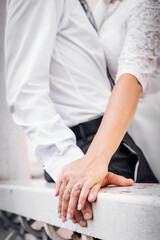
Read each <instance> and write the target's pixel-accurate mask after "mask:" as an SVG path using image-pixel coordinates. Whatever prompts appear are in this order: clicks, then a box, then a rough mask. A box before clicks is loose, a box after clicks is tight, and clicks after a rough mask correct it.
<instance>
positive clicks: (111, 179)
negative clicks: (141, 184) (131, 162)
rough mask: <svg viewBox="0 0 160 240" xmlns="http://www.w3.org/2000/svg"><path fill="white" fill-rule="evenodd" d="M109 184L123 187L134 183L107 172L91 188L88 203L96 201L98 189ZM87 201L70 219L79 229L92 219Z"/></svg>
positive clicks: (90, 207) (90, 208)
mask: <svg viewBox="0 0 160 240" xmlns="http://www.w3.org/2000/svg"><path fill="white" fill-rule="evenodd" d="M110 184H112V185H117V186H122V187H125V186H132V185H133V184H134V181H133V180H132V179H127V178H125V177H122V176H119V175H117V174H114V173H111V172H108V173H107V175H106V176H105V177H104V179H103V180H102V181H100V182H99V183H97V184H96V185H94V186H93V187H92V188H91V190H90V192H89V195H88V199H89V201H90V202H94V201H96V199H97V196H98V192H99V190H100V188H102V187H105V186H107V185H110ZM88 199H87V200H86V202H85V205H84V207H83V209H82V210H81V211H79V210H77V209H75V213H74V216H73V218H72V219H71V220H72V222H73V223H78V224H79V225H80V226H81V227H87V221H89V220H91V219H92V218H93V212H92V206H91V204H90V202H89V201H88Z"/></svg>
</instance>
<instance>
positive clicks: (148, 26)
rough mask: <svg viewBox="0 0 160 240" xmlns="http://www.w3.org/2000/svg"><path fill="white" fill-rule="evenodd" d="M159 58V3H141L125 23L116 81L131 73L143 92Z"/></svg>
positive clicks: (142, 1)
mask: <svg viewBox="0 0 160 240" xmlns="http://www.w3.org/2000/svg"><path fill="white" fill-rule="evenodd" d="M159 57H160V2H159V1H158V0H141V1H140V2H139V4H137V6H136V7H135V8H134V9H133V12H132V15H131V16H130V18H129V19H128V22H127V35H126V38H125V43H124V46H123V49H122V52H121V55H120V57H119V70H118V74H117V78H118V77H119V76H120V75H122V74H123V73H124V72H123V71H127V72H128V70H130V71H131V74H133V73H134V74H136V77H137V78H138V80H139V81H140V82H141V84H142V86H143V90H145V89H146V86H147V81H149V79H150V74H153V73H154V72H155V71H156V68H157V59H158V58H159Z"/></svg>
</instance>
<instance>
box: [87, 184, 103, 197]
mask: <svg viewBox="0 0 160 240" xmlns="http://www.w3.org/2000/svg"><path fill="white" fill-rule="evenodd" d="M100 188H101V182H100V183H97V184H95V185H94V186H93V187H92V188H91V190H90V192H89V195H88V201H89V202H95V201H96V199H97V196H98V192H99V190H100Z"/></svg>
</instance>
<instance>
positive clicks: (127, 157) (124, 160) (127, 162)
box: [45, 134, 138, 182]
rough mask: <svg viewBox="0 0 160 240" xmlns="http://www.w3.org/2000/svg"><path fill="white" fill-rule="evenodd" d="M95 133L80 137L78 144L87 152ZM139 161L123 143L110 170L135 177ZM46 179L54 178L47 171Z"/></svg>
mask: <svg viewBox="0 0 160 240" xmlns="http://www.w3.org/2000/svg"><path fill="white" fill-rule="evenodd" d="M94 136H95V134H92V135H90V136H87V137H85V138H84V139H83V138H82V139H79V140H78V141H77V145H78V146H79V147H80V149H81V150H82V151H83V153H84V154H85V153H86V152H87V150H88V148H89V146H90V144H91V142H92V140H93V138H94ZM137 161H138V158H137V155H136V154H134V153H132V152H131V151H130V150H129V149H128V148H127V147H126V146H125V145H124V144H123V143H121V144H120V146H119V148H118V149H117V151H116V152H115V154H114V155H113V157H112V159H111V161H110V164H109V167H108V170H109V171H110V172H113V173H116V174H118V175H121V176H124V177H126V178H132V179H134V171H135V166H136V163H137ZM45 179H46V180H47V181H48V182H53V179H52V178H51V177H50V176H49V175H48V174H47V173H46V172H45Z"/></svg>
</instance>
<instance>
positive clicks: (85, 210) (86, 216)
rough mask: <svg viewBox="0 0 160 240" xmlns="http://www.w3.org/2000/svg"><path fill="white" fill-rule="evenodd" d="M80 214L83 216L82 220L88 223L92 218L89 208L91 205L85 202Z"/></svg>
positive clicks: (90, 208)
mask: <svg viewBox="0 0 160 240" xmlns="http://www.w3.org/2000/svg"><path fill="white" fill-rule="evenodd" d="M82 214H83V218H84V219H85V220H86V221H89V220H91V219H92V218H93V212H92V206H91V203H89V202H88V201H87V200H86V202H85V205H84V207H83V209H82Z"/></svg>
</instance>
